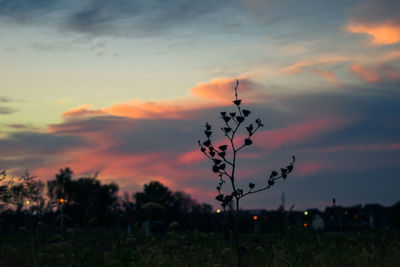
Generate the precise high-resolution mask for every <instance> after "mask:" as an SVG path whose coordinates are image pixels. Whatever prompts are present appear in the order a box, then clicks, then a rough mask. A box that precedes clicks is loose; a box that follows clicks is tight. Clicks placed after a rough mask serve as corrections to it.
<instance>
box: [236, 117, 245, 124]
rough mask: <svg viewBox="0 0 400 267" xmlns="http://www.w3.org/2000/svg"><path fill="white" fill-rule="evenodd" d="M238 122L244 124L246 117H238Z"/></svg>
mask: <svg viewBox="0 0 400 267" xmlns="http://www.w3.org/2000/svg"><path fill="white" fill-rule="evenodd" d="M236 120H237V121H238V122H239V123H242V122H243V121H244V117H242V116H237V117H236Z"/></svg>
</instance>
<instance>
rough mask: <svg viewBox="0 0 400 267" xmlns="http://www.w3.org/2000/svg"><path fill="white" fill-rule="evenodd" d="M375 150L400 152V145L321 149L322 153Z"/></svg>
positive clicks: (348, 146)
mask: <svg viewBox="0 0 400 267" xmlns="http://www.w3.org/2000/svg"><path fill="white" fill-rule="evenodd" d="M375 150H388V151H397V150H400V143H389V144H362V145H344V146H335V147H330V148H326V149H323V150H322V151H323V152H338V151H361V152H364V151H375Z"/></svg>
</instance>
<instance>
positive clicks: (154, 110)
mask: <svg viewBox="0 0 400 267" xmlns="http://www.w3.org/2000/svg"><path fill="white" fill-rule="evenodd" d="M396 10H400V2H399V1H395V0H385V1H378V0H368V1H361V0H358V1H356V0H352V1H335V2H332V3H327V2H321V1H317V0H308V1H305V2H301V3H300V2H297V1H285V2H272V1H267V2H265V1H262V0H235V1H232V2H230V3H229V4H224V3H220V2H215V1H204V2H198V1H197V2H196V1H187V2H185V1H177V2H174V3H163V2H160V1H157V0H150V1H147V2H146V3H138V2H135V1H133V2H132V1H129V0H120V1H118V2H117V4H116V3H112V2H109V1H102V2H98V1H89V0H84V1H65V0H58V1H49V0H44V1H40V3H34V2H31V1H19V0H18V1H0V58H1V59H2V60H1V61H0V77H1V80H2V82H1V83H0V126H1V131H0V169H5V170H7V172H8V173H9V174H10V175H12V176H20V175H21V174H22V173H24V171H25V170H26V169H28V170H29V171H30V173H31V174H32V175H34V176H38V179H40V180H42V181H48V180H51V179H53V178H54V175H55V174H56V173H57V172H58V171H59V170H60V169H62V168H65V167H67V166H68V167H70V168H71V169H72V171H74V177H81V176H88V175H94V174H95V173H98V179H99V180H101V181H102V183H110V182H115V183H116V184H118V185H119V186H120V192H121V193H123V192H125V191H127V192H137V191H140V190H141V189H142V187H143V185H144V184H146V183H148V182H150V181H152V180H158V181H160V182H161V183H162V184H164V185H165V186H167V187H168V188H169V189H170V190H172V191H184V192H186V193H188V194H190V195H191V196H192V197H193V198H194V199H196V200H198V201H199V202H205V203H209V204H211V205H212V206H213V207H214V208H216V207H217V206H218V201H216V200H215V197H216V196H217V194H218V192H217V190H216V189H215V188H216V186H217V185H218V177H217V175H215V173H213V172H212V170H211V167H212V164H211V163H210V162H209V161H208V160H207V158H205V157H204V155H202V153H201V152H200V151H199V147H198V145H197V141H198V140H203V129H204V123H205V122H206V121H207V122H208V123H210V124H211V125H212V126H213V128H214V129H219V127H221V126H222V123H221V121H222V120H221V119H219V114H220V112H221V111H230V110H233V109H234V107H233V104H232V100H233V99H234V85H235V79H238V80H239V81H240V85H239V89H238V94H239V97H240V98H241V99H242V103H243V104H242V105H243V107H244V108H246V109H247V108H248V109H249V110H251V111H252V113H251V115H250V118H251V120H252V121H254V120H255V119H256V118H260V119H261V120H262V122H263V124H264V125H265V126H264V127H263V128H262V129H260V131H259V132H257V133H256V134H255V135H254V140H253V141H254V143H253V145H252V147H249V148H248V149H244V150H243V151H241V152H240V153H239V154H238V158H239V162H238V164H239V165H238V168H239V173H238V175H239V177H238V180H237V181H238V184H239V186H241V187H242V188H244V189H245V188H247V185H248V184H249V182H250V181H251V182H254V183H255V184H256V186H261V185H263V184H266V182H267V178H268V176H269V173H270V172H271V171H272V170H279V168H281V167H282V166H286V164H288V163H289V162H290V159H291V157H292V155H295V156H296V159H297V162H296V164H295V168H294V172H293V174H291V175H290V176H289V177H288V178H287V179H286V180H285V181H278V182H277V183H276V185H274V186H273V187H272V188H271V189H270V190H268V191H266V192H262V193H260V194H257V195H252V196H249V197H248V198H245V199H243V202H242V207H243V208H245V209H249V208H250V209H259V208H260V207H265V208H266V209H271V208H275V207H279V204H280V203H281V194H282V192H284V193H285V195H286V205H287V206H291V205H292V204H295V205H296V206H295V207H297V208H299V209H307V208H310V207H312V208H318V209H320V208H322V207H326V206H329V204H330V203H331V201H332V199H333V198H335V199H337V200H338V203H337V205H341V206H354V205H358V204H361V205H365V204H368V203H379V204H381V205H383V206H391V205H394V204H395V203H397V202H398V201H399V200H400V199H399V198H398V188H400V177H399V173H400V172H399V171H400V124H399V121H400V120H399V119H400V118H399V114H400V105H399V104H400V88H399V85H400V15H399V14H398V12H396ZM212 137H213V138H214V139H213V140H214V141H215V142H218V143H220V142H223V140H224V138H223V135H222V134H220V133H217V131H215V132H214V134H213V136H212Z"/></svg>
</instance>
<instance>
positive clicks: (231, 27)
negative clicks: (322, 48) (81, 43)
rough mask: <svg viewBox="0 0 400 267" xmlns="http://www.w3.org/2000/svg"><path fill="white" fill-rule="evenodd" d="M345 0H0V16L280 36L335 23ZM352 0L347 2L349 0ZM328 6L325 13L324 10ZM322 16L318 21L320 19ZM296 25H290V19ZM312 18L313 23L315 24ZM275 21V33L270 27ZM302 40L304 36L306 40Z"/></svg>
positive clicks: (92, 30) (121, 30)
mask: <svg viewBox="0 0 400 267" xmlns="http://www.w3.org/2000/svg"><path fill="white" fill-rule="evenodd" d="M348 2H349V1H345V0H341V1H335V2H326V1H318V0H310V1H307V4H305V3H303V2H298V1H263V0H260V1H258V0H250V1H249V0H232V1H213V0H203V1H196V0H175V1H163V0H147V1H144V0H83V1H78V0H39V1H30V0H0V17H5V18H7V19H9V20H11V21H14V22H17V23H22V24H26V25H32V24H40V25H47V26H50V27H57V28H58V29H60V28H63V29H67V30H71V31H75V32H81V33H87V34H91V35H117V36H147V35H154V34H161V33H171V32H177V33H179V34H183V35H199V34H207V35H210V34H213V33H216V32H218V33H220V32H223V33H224V34H226V33H238V32H240V34H241V35H247V34H254V33H268V34H269V35H270V36H271V34H277V35H279V37H280V39H281V40H287V39H290V37H293V36H302V37H305V38H306V39H307V38H309V34H310V33H312V34H317V33H321V34H322V33H323V32H326V27H327V26H328V27H333V28H337V27H338V26H340V25H339V24H340V23H341V22H340V21H341V20H340V19H338V18H341V17H342V18H344V16H345V13H346V7H347V5H348ZM351 2H353V1H351ZM326 10H329V12H326ZM320 21H324V23H320ZM294 22H295V23H296V27H293V23H294ZM316 22H318V23H316ZM277 24H279V25H278V26H279V29H280V30H279V32H276V31H275V28H276V27H277ZM307 40H308V39H307Z"/></svg>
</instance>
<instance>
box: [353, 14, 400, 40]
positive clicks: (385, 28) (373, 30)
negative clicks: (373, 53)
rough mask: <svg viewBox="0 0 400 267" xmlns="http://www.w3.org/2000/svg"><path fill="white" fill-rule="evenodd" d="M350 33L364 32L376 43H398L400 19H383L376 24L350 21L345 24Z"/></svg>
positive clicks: (399, 38)
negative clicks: (383, 20)
mask: <svg viewBox="0 0 400 267" xmlns="http://www.w3.org/2000/svg"><path fill="white" fill-rule="evenodd" d="M347 30H348V31H349V32H351V33H364V34H367V35H369V36H370V37H371V42H372V43H373V44H376V45H390V44H396V43H400V20H399V21H385V22H381V23H378V24H361V23H356V22H351V23H350V24H349V25H347Z"/></svg>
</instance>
